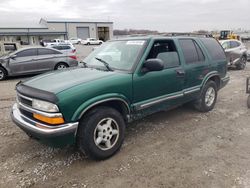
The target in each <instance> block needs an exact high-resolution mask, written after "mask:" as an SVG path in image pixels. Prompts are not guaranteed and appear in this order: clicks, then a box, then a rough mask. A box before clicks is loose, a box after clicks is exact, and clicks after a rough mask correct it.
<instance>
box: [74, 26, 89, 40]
mask: <svg viewBox="0 0 250 188" xmlns="http://www.w3.org/2000/svg"><path fill="white" fill-rule="evenodd" d="M76 30H77V37H78V38H80V39H86V38H89V28H88V27H77V28H76Z"/></svg>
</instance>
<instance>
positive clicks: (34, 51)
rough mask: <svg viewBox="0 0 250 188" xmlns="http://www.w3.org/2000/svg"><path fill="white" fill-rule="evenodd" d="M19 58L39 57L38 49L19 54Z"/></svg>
mask: <svg viewBox="0 0 250 188" xmlns="http://www.w3.org/2000/svg"><path fill="white" fill-rule="evenodd" d="M16 55H17V57H28V56H37V49H28V50H23V51H21V52H18V53H17V54H16Z"/></svg>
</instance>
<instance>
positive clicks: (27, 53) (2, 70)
mask: <svg viewBox="0 0 250 188" xmlns="http://www.w3.org/2000/svg"><path fill="white" fill-rule="evenodd" d="M77 65H78V61H77V58H76V56H75V55H72V54H65V53H62V52H60V51H58V50H56V49H49V48H43V47H30V48H23V49H20V50H18V51H16V52H13V53H10V54H9V55H6V56H2V57H0V80H4V79H5V78H6V77H7V76H17V75H27V74H38V73H42V72H45V71H50V70H57V69H64V68H67V67H73V66H77Z"/></svg>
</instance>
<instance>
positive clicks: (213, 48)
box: [200, 38, 226, 61]
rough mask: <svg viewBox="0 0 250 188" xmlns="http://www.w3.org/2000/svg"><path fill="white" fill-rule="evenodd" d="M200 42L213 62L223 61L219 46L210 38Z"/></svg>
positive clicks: (223, 54)
mask: <svg viewBox="0 0 250 188" xmlns="http://www.w3.org/2000/svg"><path fill="white" fill-rule="evenodd" d="M200 40H201V42H202V43H203V44H204V46H205V47H206V48H207V50H208V52H209V54H210V56H211V57H212V59H213V60H214V61H218V60H225V59H226V56H225V52H224V50H223V48H222V47H221V45H220V44H219V43H218V42H217V41H216V40H215V39H212V38H201V39H200Z"/></svg>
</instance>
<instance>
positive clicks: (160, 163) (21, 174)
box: [0, 65, 250, 188]
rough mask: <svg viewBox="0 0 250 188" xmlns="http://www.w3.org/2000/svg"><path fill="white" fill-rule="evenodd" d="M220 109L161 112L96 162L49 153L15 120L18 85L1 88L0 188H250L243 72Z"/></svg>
mask: <svg viewBox="0 0 250 188" xmlns="http://www.w3.org/2000/svg"><path fill="white" fill-rule="evenodd" d="M229 75H230V77H231V81H230V82H229V84H228V85H227V86H226V87H225V88H224V89H223V90H221V91H220V93H219V97H218V102H217V105H216V107H215V109H214V110H213V111H211V112H209V113H198V112H196V111H194V110H192V109H189V108H188V107H180V108H177V109H175V110H172V111H168V112H160V113H157V114H154V115H152V116H149V117H147V118H145V119H142V120H140V121H137V122H134V123H132V124H130V125H129V126H128V127H127V131H126V139H125V143H124V145H123V147H122V149H121V151H120V152H119V153H117V154H116V155H115V156H114V157H112V158H110V159H108V160H106V161H100V162H96V161H91V160H89V159H87V158H86V157H84V156H82V155H80V154H79V153H78V151H77V150H76V149H75V148H74V147H66V148H61V149H58V148H51V147H48V146H45V145H42V144H40V143H39V142H37V141H35V140H32V139H30V138H28V136H26V134H25V133H24V132H22V131H21V130H20V129H19V128H18V127H16V126H15V125H14V124H13V123H12V122H11V120H10V115H9V114H10V108H11V106H12V104H13V103H14V101H15V91H14V86H15V84H16V83H17V82H18V81H19V80H20V79H21V80H22V79H26V78H13V79H11V80H8V81H2V82H0V88H1V92H0V119H1V121H0V177H1V178H0V187H4V188H5V187H60V188H62V187H104V188H105V187H107V188H117V187H181V188H182V187H186V188H190V187H192V188H196V187H202V188H217V187H218V188H219V187H220V188H221V187H222V188H224V187H225V188H241V187H242V188H248V187H250V147H249V142H250V126H249V122H250V111H249V110H248V109H247V107H246V99H247V95H246V93H245V80H246V77H247V76H250V66H249V65H248V67H247V69H246V70H244V71H236V70H230V71H229Z"/></svg>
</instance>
